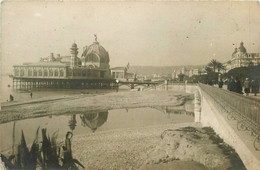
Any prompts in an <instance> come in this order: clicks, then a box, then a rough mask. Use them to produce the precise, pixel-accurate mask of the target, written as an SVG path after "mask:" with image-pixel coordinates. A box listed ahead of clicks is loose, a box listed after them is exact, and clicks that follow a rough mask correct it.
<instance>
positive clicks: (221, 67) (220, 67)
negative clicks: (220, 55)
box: [217, 62, 224, 73]
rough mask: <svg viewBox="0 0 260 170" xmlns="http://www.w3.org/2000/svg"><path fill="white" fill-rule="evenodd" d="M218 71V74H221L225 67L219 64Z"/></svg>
mask: <svg viewBox="0 0 260 170" xmlns="http://www.w3.org/2000/svg"><path fill="white" fill-rule="evenodd" d="M217 69H218V73H219V72H220V71H221V70H224V65H223V64H222V63H220V62H217Z"/></svg>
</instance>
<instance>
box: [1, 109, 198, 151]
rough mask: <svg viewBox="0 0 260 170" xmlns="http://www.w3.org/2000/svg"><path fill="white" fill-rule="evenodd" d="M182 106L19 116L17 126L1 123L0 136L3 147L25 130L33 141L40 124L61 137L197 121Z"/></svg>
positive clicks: (27, 136) (12, 123)
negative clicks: (32, 116) (24, 117)
mask: <svg viewBox="0 0 260 170" xmlns="http://www.w3.org/2000/svg"><path fill="white" fill-rule="evenodd" d="M178 109H179V110H178ZM180 109H181V108H178V107H174V106H173V107H171V106H163V107H153V108H151V107H147V108H130V109H115V110H99V111H93V112H90V111H85V112H74V113H73V114H65V115H50V116H44V117H37V118H31V119H24V120H17V121H15V126H14V121H12V122H7V123H3V124H0V132H1V133H0V138H1V139H5V140H1V142H0V151H1V150H4V149H6V148H9V149H10V144H11V143H12V141H14V139H18V138H20V136H21V130H23V131H24V134H25V135H26V140H28V143H32V142H33V141H34V139H35V130H36V129H37V128H38V127H40V128H47V130H48V132H49V134H53V133H55V132H57V130H58V131H59V134H58V135H59V137H64V135H66V133H67V132H68V131H73V134H74V135H79V134H81V135H82V134H88V133H93V132H97V130H98V131H107V130H113V129H124V128H137V127H146V126H156V125H165V124H168V123H184V122H193V121H194V116H193V113H190V112H186V111H185V110H184V108H182V109H183V110H180ZM108 113H109V117H108Z"/></svg>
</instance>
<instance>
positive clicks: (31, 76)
mask: <svg viewBox="0 0 260 170" xmlns="http://www.w3.org/2000/svg"><path fill="white" fill-rule="evenodd" d="M70 54H71V55H70V56H60V55H59V54H58V55H57V57H56V58H55V57H54V55H53V53H51V54H50V56H48V57H46V58H41V60H40V61H39V62H37V63H24V64H23V65H15V66H14V74H13V75H14V76H13V80H14V83H15V85H14V86H16V87H17V86H19V87H20V86H23V85H25V86H28V84H30V86H32V87H35V86H36V87H38V86H39V84H41V85H46V84H51V85H55V86H58V87H64V86H65V87H67V86H69V87H71V86H75V85H76V86H79V85H80V86H84V84H85V85H86V83H92V84H93V83H99V86H100V82H103V83H104V82H110V81H112V77H111V74H110V66H109V61H110V60H109V54H108V52H107V51H106V50H105V48H104V47H102V46H101V45H100V44H99V42H98V41H97V40H96V41H95V42H94V43H93V44H91V45H90V46H86V47H84V50H83V53H82V55H81V57H80V58H79V57H78V47H77V44H76V43H73V44H72V46H71V48H70ZM29 81H30V83H29ZM76 82H77V83H76ZM19 83H20V84H19ZM21 83H23V84H21ZM24 83H25V84H24ZM41 85H40V87H41ZM47 87H48V85H47Z"/></svg>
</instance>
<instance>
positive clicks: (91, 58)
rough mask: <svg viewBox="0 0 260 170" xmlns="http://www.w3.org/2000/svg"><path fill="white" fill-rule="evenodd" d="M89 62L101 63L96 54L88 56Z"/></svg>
mask: <svg viewBox="0 0 260 170" xmlns="http://www.w3.org/2000/svg"><path fill="white" fill-rule="evenodd" d="M87 62H99V59H98V56H96V55H95V54H89V55H88V56H87Z"/></svg>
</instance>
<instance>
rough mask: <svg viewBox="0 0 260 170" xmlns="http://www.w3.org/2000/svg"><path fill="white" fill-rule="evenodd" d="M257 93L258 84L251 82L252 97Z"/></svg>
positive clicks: (254, 81) (256, 81) (255, 81)
mask: <svg viewBox="0 0 260 170" xmlns="http://www.w3.org/2000/svg"><path fill="white" fill-rule="evenodd" d="M258 91H259V82H258V80H252V93H254V96H256V95H257V93H258Z"/></svg>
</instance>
